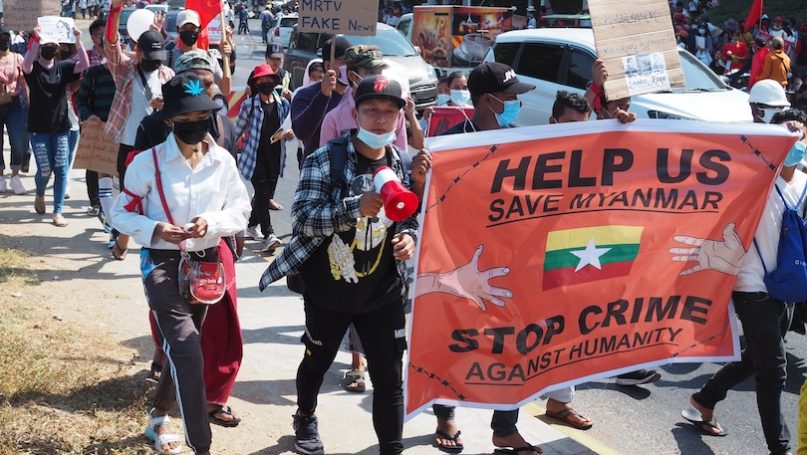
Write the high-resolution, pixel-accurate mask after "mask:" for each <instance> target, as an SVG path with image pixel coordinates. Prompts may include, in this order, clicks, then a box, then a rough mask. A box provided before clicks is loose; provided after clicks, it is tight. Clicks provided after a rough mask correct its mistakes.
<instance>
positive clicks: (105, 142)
mask: <svg viewBox="0 0 807 455" xmlns="http://www.w3.org/2000/svg"><path fill="white" fill-rule="evenodd" d="M104 126H105V124H104V123H103V122H84V123H82V124H81V137H80V138H79V141H78V151H77V152H76V159H75V161H74V162H73V169H89V170H91V171H95V172H98V173H101V174H109V175H118V145H117V144H115V141H113V140H112V139H111V138H110V137H109V136H107V135H106V134H105V133H104Z"/></svg>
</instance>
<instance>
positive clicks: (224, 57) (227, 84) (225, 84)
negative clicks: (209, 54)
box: [219, 8, 233, 96]
mask: <svg viewBox="0 0 807 455" xmlns="http://www.w3.org/2000/svg"><path fill="white" fill-rule="evenodd" d="M219 17H220V19H219V21H220V22H221V39H222V43H221V46H220V48H221V49H222V52H221V62H222V64H223V65H224V68H222V70H223V72H224V76H223V77H222V78H221V79H222V81H221V87H220V88H221V89H222V92H224V96H229V95H230V89H231V85H232V78H233V73H232V72H231V71H230V54H227V53H225V52H224V42H228V41H229V36H228V35H229V33H228V32H227V29H228V28H229V26H230V24H228V23H227V17H226V16H225V15H224V8H222V9H221V12H219ZM225 89H226V90H225Z"/></svg>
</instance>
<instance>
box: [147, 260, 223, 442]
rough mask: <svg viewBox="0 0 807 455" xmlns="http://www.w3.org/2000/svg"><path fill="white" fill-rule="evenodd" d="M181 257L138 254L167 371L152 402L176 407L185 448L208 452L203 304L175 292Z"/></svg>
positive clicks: (160, 405)
mask: <svg viewBox="0 0 807 455" xmlns="http://www.w3.org/2000/svg"><path fill="white" fill-rule="evenodd" d="M179 258H180V257H179V251H167V250H144V253H142V254H141V269H142V272H143V283H144V286H145V289H146V298H147V299H148V304H149V308H150V309H151V311H152V313H153V314H154V320H155V321H156V323H157V328H158V330H159V332H160V337H161V338H162V340H163V341H162V342H163V346H162V347H163V351H165V356H166V359H167V364H168V367H169V372H170V374H169V372H163V374H162V375H160V383H159V385H158V386H157V392H156V393H155V395H154V402H153V405H154V407H155V408H157V409H160V410H165V411H168V410H170V409H172V408H173V406H174V404H176V405H178V408H179V413H180V415H181V416H182V420H183V422H184V424H185V439H186V442H187V444H188V447H190V448H191V449H193V451H194V452H196V453H203V452H207V451H208V450H210V442H211V434H210V422H209V421H208V415H207V398H206V396H205V383H204V364H203V358H202V346H201V336H200V328H201V327H202V322H204V317H205V314H206V313H207V305H198V304H195V305H191V304H189V303H188V302H187V301H186V300H185V299H183V298H182V297H181V296H180V295H179V287H178V285H177V275H178V267H179Z"/></svg>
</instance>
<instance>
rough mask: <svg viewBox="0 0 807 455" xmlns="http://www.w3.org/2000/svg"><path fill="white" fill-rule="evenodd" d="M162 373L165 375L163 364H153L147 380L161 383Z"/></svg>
mask: <svg viewBox="0 0 807 455" xmlns="http://www.w3.org/2000/svg"><path fill="white" fill-rule="evenodd" d="M162 373H163V366H162V364H161V363H157V362H151V368H150V369H149V375H148V377H147V378H146V380H147V381H154V382H160V375H162Z"/></svg>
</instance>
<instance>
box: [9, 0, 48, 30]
mask: <svg viewBox="0 0 807 455" xmlns="http://www.w3.org/2000/svg"><path fill="white" fill-rule="evenodd" d="M3 5H4V6H5V9H4V13H3V24H4V25H5V27H6V28H8V29H11V30H14V31H15V32H23V31H30V30H33V29H34V27H35V26H36V24H37V22H36V20H37V18H39V17H42V16H58V15H59V12H61V3H60V2H59V0H4V1H3Z"/></svg>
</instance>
